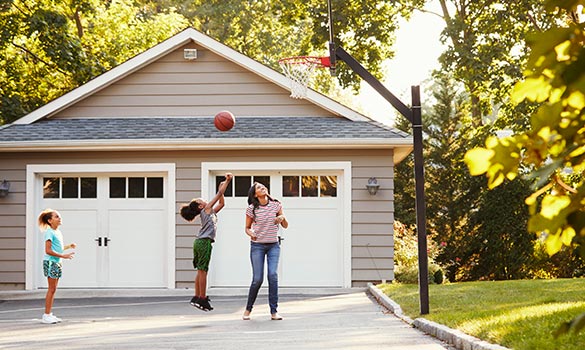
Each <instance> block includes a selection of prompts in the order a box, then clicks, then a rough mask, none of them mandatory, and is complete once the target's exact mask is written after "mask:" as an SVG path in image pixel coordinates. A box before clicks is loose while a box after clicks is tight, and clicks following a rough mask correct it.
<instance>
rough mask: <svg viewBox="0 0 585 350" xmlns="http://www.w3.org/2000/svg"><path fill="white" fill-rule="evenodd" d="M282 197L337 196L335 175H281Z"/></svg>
mask: <svg viewBox="0 0 585 350" xmlns="http://www.w3.org/2000/svg"><path fill="white" fill-rule="evenodd" d="M282 196H283V197H337V176H300V175H299V176H296V175H295V176H283V177H282Z"/></svg>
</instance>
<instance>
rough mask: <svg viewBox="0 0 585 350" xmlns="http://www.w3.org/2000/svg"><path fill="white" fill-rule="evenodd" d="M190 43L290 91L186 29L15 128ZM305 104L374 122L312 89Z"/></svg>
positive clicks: (282, 80)
mask: <svg viewBox="0 0 585 350" xmlns="http://www.w3.org/2000/svg"><path fill="white" fill-rule="evenodd" d="M190 40H193V41H195V42H196V43H197V44H199V45H201V46H203V47H205V48H207V49H209V50H211V51H213V52H214V53H216V54H218V55H220V56H222V57H224V58H225V59H227V60H229V61H232V62H234V63H236V64H238V65H239V66H241V67H243V68H245V69H247V70H250V71H252V72H253V73H256V74H257V75H259V76H261V77H263V78H265V79H267V80H269V81H271V82H273V83H275V84H276V85H278V86H280V87H282V88H285V89H287V90H290V86H291V81H290V79H289V78H287V77H285V76H284V75H283V74H280V73H278V72H277V71H275V70H273V69H271V68H269V67H267V66H265V65H263V64H262V63H260V62H258V61H255V60H253V59H251V58H250V57H248V56H245V55H243V54H241V53H239V52H237V51H236V50H233V49H231V48H229V47H228V46H226V45H224V44H222V43H220V42H218V41H216V40H214V39H212V38H210V37H208V36H207V35H205V34H203V33H201V32H199V31H197V30H195V29H193V28H187V29H185V30H183V31H182V32H180V33H178V34H176V35H175V36H173V37H171V38H169V39H167V40H165V41H163V42H162V43H160V44H158V45H155V46H153V47H152V48H150V49H148V50H146V51H144V52H143V53H141V54H139V55H137V56H135V57H133V58H131V59H129V60H127V61H126V62H124V63H122V64H120V65H118V66H116V67H114V68H112V69H111V70H109V71H107V72H106V73H104V74H102V75H100V76H98V77H96V78H94V79H93V80H90V81H89V82H87V83H86V84H84V85H81V86H80V87H78V88H76V89H74V90H72V91H70V92H68V93H66V94H65V95H63V96H61V97H59V98H56V99H55V100H53V101H51V102H49V103H47V104H46V105H44V106H42V107H40V108H38V109H36V110H35V111H33V112H31V113H29V114H27V115H26V116H24V117H22V118H20V119H18V120H16V121H14V124H30V123H33V122H35V121H37V120H39V119H41V118H45V117H51V116H52V115H54V114H56V113H58V112H60V111H62V110H63V109H65V108H67V107H69V106H71V105H73V104H74V103H76V102H78V101H80V100H82V99H84V98H86V97H88V96H90V95H92V94H94V93H96V92H97V91H99V90H101V89H103V88H105V87H107V86H108V85H111V84H113V83H115V82H116V81H118V80H120V79H122V78H124V77H126V76H128V75H130V74H132V73H133V72H135V71H136V70H138V69H140V68H142V67H144V66H146V65H148V64H150V63H151V62H153V61H155V60H157V59H158V58H160V57H161V56H163V55H165V54H167V53H169V52H171V51H172V50H175V49H176V48H178V47H180V46H182V45H185V44H186V43H188V42H189V41H190ZM306 100H308V101H310V102H312V103H314V104H316V105H318V106H320V107H321V108H323V109H325V110H327V111H329V112H331V113H333V114H335V115H338V116H341V117H345V118H347V119H350V120H353V121H371V119H370V118H368V117H366V116H364V115H362V114H360V113H358V112H356V111H354V110H352V109H350V108H348V107H346V106H344V105H342V104H340V103H338V102H336V101H334V100H332V99H330V98H328V97H326V96H324V95H321V94H320V93H318V92H316V91H314V90H311V89H309V90H308V92H307V98H306Z"/></svg>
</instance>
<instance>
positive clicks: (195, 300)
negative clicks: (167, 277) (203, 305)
mask: <svg viewBox="0 0 585 350" xmlns="http://www.w3.org/2000/svg"><path fill="white" fill-rule="evenodd" d="M190 304H191V305H192V306H195V307H196V308H199V306H197V305H199V297H193V298H191V302H190Z"/></svg>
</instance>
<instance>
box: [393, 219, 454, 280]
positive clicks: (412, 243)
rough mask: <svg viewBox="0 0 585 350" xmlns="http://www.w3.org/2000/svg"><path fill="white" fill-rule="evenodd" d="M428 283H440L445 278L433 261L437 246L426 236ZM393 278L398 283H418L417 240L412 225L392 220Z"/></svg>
mask: <svg viewBox="0 0 585 350" xmlns="http://www.w3.org/2000/svg"><path fill="white" fill-rule="evenodd" d="M427 249H428V257H429V261H428V263H429V268H428V269H429V277H428V278H429V283H433V284H441V283H443V281H444V279H445V273H444V271H443V268H442V267H441V266H440V265H439V264H437V263H436V262H435V260H434V259H435V257H436V256H437V255H438V254H439V247H438V246H437V244H435V242H434V241H433V240H432V239H431V238H430V237H427ZM394 264H395V269H394V279H395V280H396V281H397V282H400V283H409V284H410V283H418V241H417V236H416V233H415V231H414V229H413V228H412V227H407V226H406V225H404V224H402V223H401V222H399V221H395V222H394Z"/></svg>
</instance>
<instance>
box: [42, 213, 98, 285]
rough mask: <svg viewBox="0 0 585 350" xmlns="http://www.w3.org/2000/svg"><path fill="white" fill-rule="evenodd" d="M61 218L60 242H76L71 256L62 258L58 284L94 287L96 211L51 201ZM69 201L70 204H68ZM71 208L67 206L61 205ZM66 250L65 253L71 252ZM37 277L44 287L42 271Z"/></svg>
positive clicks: (95, 282) (95, 270)
mask: <svg viewBox="0 0 585 350" xmlns="http://www.w3.org/2000/svg"><path fill="white" fill-rule="evenodd" d="M52 204H53V208H54V209H55V210H57V211H58V212H59V213H60V214H61V217H62V218H63V224H62V225H61V227H60V228H59V229H60V230H61V232H63V244H64V245H66V244H70V243H75V244H76V245H77V248H75V249H74V250H71V251H75V255H74V258H73V259H71V260H66V259H63V260H62V263H63V277H64V278H61V279H60V280H59V287H71V288H75V287H95V286H97V279H96V276H97V253H98V251H97V249H98V248H97V244H96V242H95V241H94V239H95V237H96V236H95V234H96V228H97V225H98V215H97V210H91V209H88V210H75V209H65V208H61V205H59V204H58V203H52ZM68 204H72V203H68ZM62 206H63V207H70V205H62ZM40 251H41V252H40V253H41V254H40V258H39V260H38V261H42V259H43V256H44V241H43V242H42V245H41V249H40ZM71 251H66V252H71ZM40 276H41V278H42V280H43V283H42V284H41V285H42V286H43V287H46V286H47V281H46V278H44V276H43V272H42V270H41V272H40Z"/></svg>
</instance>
